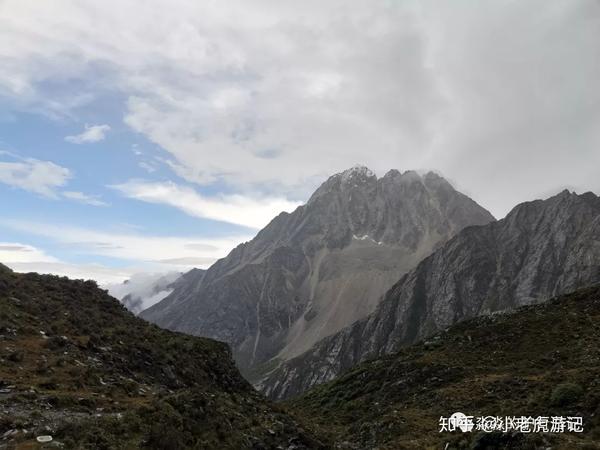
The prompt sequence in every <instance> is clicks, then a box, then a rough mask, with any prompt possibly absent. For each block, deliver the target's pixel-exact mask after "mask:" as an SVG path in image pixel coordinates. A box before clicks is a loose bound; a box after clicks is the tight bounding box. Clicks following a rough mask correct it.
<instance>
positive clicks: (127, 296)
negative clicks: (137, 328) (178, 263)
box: [106, 272, 181, 314]
mask: <svg viewBox="0 0 600 450" xmlns="http://www.w3.org/2000/svg"><path fill="white" fill-rule="evenodd" d="M180 276H181V273H180V272H168V273H145V272H142V273H135V274H133V275H131V276H130V277H129V278H128V279H127V281H126V282H124V283H115V284H109V285H107V286H106V289H108V292H109V293H110V295H112V296H113V297H116V298H118V299H119V300H122V301H123V304H124V305H125V306H127V308H129V309H130V310H131V311H132V312H134V313H136V314H138V313H140V312H141V311H143V310H144V309H146V308H149V307H150V306H152V305H154V304H155V303H158V302H159V301H161V300H162V299H163V298H165V297H166V296H167V295H169V294H170V293H171V292H173V289H172V288H171V287H170V285H171V284H172V283H173V282H174V281H175V280H177V278H179V277H180Z"/></svg>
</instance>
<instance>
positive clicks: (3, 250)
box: [0, 242, 140, 284]
mask: <svg viewBox="0 0 600 450" xmlns="http://www.w3.org/2000/svg"><path fill="white" fill-rule="evenodd" d="M0 262H1V263H2V264H5V265H7V266H8V267H10V268H11V269H12V270H14V271H16V272H37V273H43V274H45V273H47V274H53V275H60V276H67V277H69V278H74V279H92V280H96V281H97V282H98V283H99V284H108V283H120V282H123V281H124V280H126V279H127V278H128V277H129V276H130V275H131V273H132V272H135V271H137V270H140V269H139V268H129V269H117V268H111V267H106V266H102V265H99V264H69V263H66V262H63V261H60V260H59V259H57V258H55V257H53V256H50V255H48V254H47V253H46V252H45V251H43V250H41V249H39V248H37V247H34V246H32V245H28V244H22V243H19V242H0Z"/></svg>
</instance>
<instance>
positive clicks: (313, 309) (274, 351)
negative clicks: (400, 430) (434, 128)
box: [141, 166, 494, 379]
mask: <svg viewBox="0 0 600 450" xmlns="http://www.w3.org/2000/svg"><path fill="white" fill-rule="evenodd" d="M492 220H494V219H493V217H492V216H491V215H490V213H488V212H487V211H486V210H484V209H483V208H481V207H480V206H479V205H477V204H476V203H475V202H474V201H473V200H471V199H469V198H468V197H466V196H465V195H463V194H461V193H459V192H457V191H456V190H455V189H454V188H453V187H452V186H451V185H450V184H449V183H448V182H447V181H446V180H444V179H443V178H442V177H440V176H438V175H436V174H434V173H432V172H430V173H428V174H426V175H423V176H421V175H419V174H417V173H416V172H413V171H407V172H404V173H400V172H399V171H397V170H391V171H389V172H388V173H387V174H386V175H385V176H383V177H381V178H378V177H377V176H376V175H374V174H373V173H372V172H371V171H370V170H369V169H367V168H366V167H361V166H357V167H354V168H352V169H349V170H347V171H345V172H342V173H339V174H336V175H334V176H332V177H331V178H329V179H328V180H327V181H326V182H325V183H324V184H323V185H321V186H320V187H319V188H318V189H317V190H316V192H315V193H314V194H313V195H312V196H311V198H310V199H309V201H308V202H307V203H306V204H305V205H303V206H300V207H299V208H297V209H296V210H295V211H294V212H293V213H291V214H288V213H281V214H280V215H278V216H277V217H276V218H274V219H273V220H272V221H271V223H269V225H267V227H265V228H264V229H263V230H262V231H260V232H259V233H258V234H257V236H256V237H255V238H254V239H252V240H251V241H250V242H247V243H244V244H242V245H240V246H238V247H236V248H235V249H234V250H233V251H232V252H231V253H230V254H229V255H228V256H227V257H226V258H223V259H221V260H219V261H217V262H216V263H215V264H214V265H213V266H212V267H210V268H209V269H208V270H207V271H206V272H194V273H190V274H188V275H187V276H186V280H187V282H186V283H180V284H179V285H178V286H177V287H176V288H175V289H174V291H173V292H172V293H171V294H170V295H169V296H168V297H166V298H165V299H164V300H162V301H161V302H159V303H158V304H156V305H154V306H152V307H151V308H149V309H148V310H146V311H144V312H142V314H141V317H143V318H145V319H147V320H149V321H151V322H154V323H156V324H158V325H160V326H161V327H165V328H169V329H172V330H177V331H181V332H185V333H190V334H194V335H199V336H206V337H211V338H214V339H218V340H221V341H224V342H227V343H229V344H230V345H231V346H232V349H233V355H234V358H235V360H236V362H237V363H238V366H239V367H240V368H241V370H242V371H243V373H244V374H245V375H246V376H247V377H249V379H257V378H258V377H259V376H260V374H261V373H263V372H264V371H265V370H268V369H270V368H272V367H273V366H274V365H277V364H278V361H279V360H286V359H290V358H293V357H295V356H298V355H300V354H302V353H303V352H305V351H306V350H308V349H309V348H311V346H312V345H313V344H315V343H316V342H318V341H319V340H320V339H322V338H324V337H326V336H328V335H330V334H332V333H334V332H336V331H338V330H341V329H342V328H344V327H345V326H347V325H349V324H351V323H353V322H354V321H356V320H358V319H360V318H363V317H365V316H367V315H368V314H369V313H371V312H372V311H374V309H375V307H376V306H377V304H378V302H379V301H380V299H381V297H382V295H383V294H384V293H385V292H386V291H387V290H388V289H389V288H390V287H391V286H392V285H393V283H394V282H396V281H397V280H398V279H399V278H400V276H401V275H402V274H404V273H406V272H407V271H409V270H410V269H412V268H413V267H415V266H416V264H417V263H418V262H419V261H420V260H421V259H423V258H424V257H425V256H427V255H428V254H430V253H431V252H432V251H433V250H434V249H435V248H437V247H438V246H439V245H440V244H441V243H443V242H445V241H446V240H448V239H449V238H450V237H452V236H453V235H455V234H456V233H457V232H458V231H460V230H461V229H462V228H464V227H466V226H468V225H474V224H485V223H489V222H490V221H492Z"/></svg>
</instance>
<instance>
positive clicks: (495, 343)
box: [284, 286, 600, 450]
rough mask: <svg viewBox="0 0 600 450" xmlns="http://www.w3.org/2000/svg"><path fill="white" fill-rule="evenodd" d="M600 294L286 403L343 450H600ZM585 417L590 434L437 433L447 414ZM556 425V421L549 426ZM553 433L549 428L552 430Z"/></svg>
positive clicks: (422, 351) (468, 324) (575, 297)
mask: <svg viewBox="0 0 600 450" xmlns="http://www.w3.org/2000/svg"><path fill="white" fill-rule="evenodd" d="M599 349H600V287H599V286H596V287H592V288H585V289H582V290H579V291H577V292H575V293H572V294H569V295H566V296H563V297H561V298H556V299H553V300H551V301H548V302H545V303H543V304H537V305H530V306H524V307H521V308H519V309H517V310H515V311H513V312H510V313H505V314H501V313H496V314H491V315H488V316H481V317H477V318H474V319H471V320H467V321H463V322H461V323H460V324H457V325H454V326H452V327H451V328H450V329H449V330H447V331H443V332H440V333H438V334H436V335H434V336H432V337H431V338H429V339H428V340H426V341H425V342H422V343H419V344H417V345H412V346H409V347H406V348H404V349H402V350H401V351H399V352H398V353H396V354H393V355H389V356H385V357H382V358H379V359H376V360H373V361H369V362H366V363H363V364H361V365H359V366H357V367H356V368H354V369H353V370H352V371H351V372H348V373H346V374H344V375H343V376H342V377H340V378H338V379H336V380H334V381H333V382H330V383H327V384H323V385H321V386H318V387H316V388H314V389H312V390H311V391H309V392H308V393H306V394H305V395H304V396H301V397H299V398H296V399H294V400H292V401H290V402H289V403H287V404H284V406H286V407H288V408H291V409H292V411H295V412H296V414H297V415H298V416H302V417H305V418H307V420H310V422H311V423H310V424H309V425H310V426H311V427H312V429H313V431H314V432H318V433H322V434H327V435H329V436H330V438H331V440H332V441H334V442H337V443H338V446H337V448H345V449H361V450H367V449H375V448H377V449H380V450H392V449H394V450H396V449H406V450H410V449H414V450H421V449H445V450H457V449H465V450H466V449H471V450H486V449H490V450H491V449H504V450H507V449H514V450H516V449H519V450H525V449H532V450H533V449H553V450H561V449H562V450H571V449H590V450H591V449H598V448H600V444H599V443H600V414H599V412H600V350H599ZM457 411H460V412H462V413H464V414H466V415H470V416H474V417H481V416H494V417H496V416H498V417H502V418H504V417H507V416H509V417H512V416H517V417H521V416H531V417H534V418H537V417H539V416H546V417H548V418H551V417H553V416H554V417H565V418H566V417H569V416H570V417H582V418H583V433H574V432H567V431H565V432H564V433H556V432H554V433H552V432H550V433H548V432H546V433H542V432H534V433H519V432H507V433H483V432H479V431H473V432H471V433H462V432H460V431H456V432H454V433H448V432H442V433H441V432H439V430H440V426H439V420H440V417H449V416H450V415H451V414H453V413H454V412H457ZM548 420H549V421H551V419H548ZM550 430H551V426H548V431H550Z"/></svg>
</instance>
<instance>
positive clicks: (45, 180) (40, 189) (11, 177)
mask: <svg viewBox="0 0 600 450" xmlns="http://www.w3.org/2000/svg"><path fill="white" fill-rule="evenodd" d="M71 176H72V174H71V172H70V170H69V169H67V168H66V167H62V166H59V165H58V164H55V163H53V162H51V161H40V160H38V159H35V158H22V159H19V160H18V161H12V162H9V161H0V183H4V184H6V185H8V186H11V187H14V188H19V189H23V190H25V191H29V192H33V193H35V194H38V195H41V196H43V197H48V198H53V199H56V198H58V197H59V194H58V192H57V189H58V188H61V187H63V186H64V185H66V184H67V181H68V180H69V179H70V178H71Z"/></svg>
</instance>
